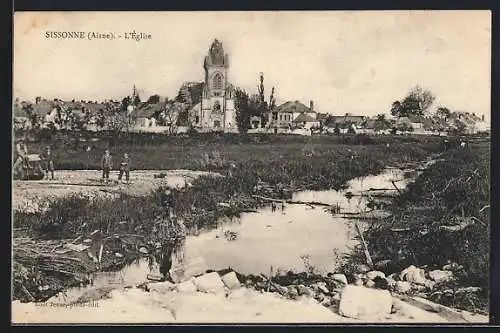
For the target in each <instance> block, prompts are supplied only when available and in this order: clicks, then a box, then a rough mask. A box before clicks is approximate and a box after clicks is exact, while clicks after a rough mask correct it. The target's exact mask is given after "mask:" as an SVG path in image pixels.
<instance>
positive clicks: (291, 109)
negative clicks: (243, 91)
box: [266, 101, 317, 129]
mask: <svg viewBox="0 0 500 333" xmlns="http://www.w3.org/2000/svg"><path fill="white" fill-rule="evenodd" d="M301 115H304V117H306V116H307V117H306V118H305V120H307V121H306V122H307V123H310V122H311V121H310V120H313V121H316V118H317V113H316V112H315V111H314V102H313V101H310V102H309V107H307V106H305V105H304V104H302V103H301V102H299V101H288V102H285V103H283V104H281V105H280V106H278V107H276V108H275V109H274V110H272V111H271V112H268V113H267V121H266V122H267V126H268V127H269V128H274V129H286V128H288V129H292V128H293V127H294V125H297V124H301V123H303V122H304V121H299V122H296V123H294V120H295V119H297V117H299V116H301Z"/></svg>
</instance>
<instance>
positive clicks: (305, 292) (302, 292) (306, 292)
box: [297, 284, 314, 297]
mask: <svg viewBox="0 0 500 333" xmlns="http://www.w3.org/2000/svg"><path fill="white" fill-rule="evenodd" d="M297 291H298V293H299V296H307V297H312V296H313V294H314V293H313V291H312V290H311V289H310V288H308V287H306V286H304V285H303V284H299V285H298V286H297Z"/></svg>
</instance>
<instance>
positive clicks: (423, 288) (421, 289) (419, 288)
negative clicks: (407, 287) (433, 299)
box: [412, 284, 427, 292]
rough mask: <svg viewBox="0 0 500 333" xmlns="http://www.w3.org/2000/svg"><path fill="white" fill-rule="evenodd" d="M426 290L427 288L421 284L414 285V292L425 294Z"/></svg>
mask: <svg viewBox="0 0 500 333" xmlns="http://www.w3.org/2000/svg"><path fill="white" fill-rule="evenodd" d="M426 289H427V287H426V286H423V285H421V284H414V285H412V290H414V291H417V292H424V291H425V290H426Z"/></svg>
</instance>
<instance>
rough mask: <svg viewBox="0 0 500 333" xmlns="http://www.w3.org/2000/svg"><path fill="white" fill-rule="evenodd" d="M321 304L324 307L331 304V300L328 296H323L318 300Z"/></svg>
mask: <svg viewBox="0 0 500 333" xmlns="http://www.w3.org/2000/svg"><path fill="white" fill-rule="evenodd" d="M319 303H320V304H321V305H323V306H325V307H329V306H330V305H332V300H331V299H330V298H329V297H325V298H324V299H323V300H322V301H321V302H319Z"/></svg>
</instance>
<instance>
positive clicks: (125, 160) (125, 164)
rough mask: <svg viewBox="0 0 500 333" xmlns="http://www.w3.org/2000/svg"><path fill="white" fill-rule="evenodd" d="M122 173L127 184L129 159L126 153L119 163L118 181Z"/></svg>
mask: <svg viewBox="0 0 500 333" xmlns="http://www.w3.org/2000/svg"><path fill="white" fill-rule="evenodd" d="M123 173H125V179H126V181H127V183H128V181H129V179H130V157H129V156H128V154H127V153H125V154H123V157H122V160H121V162H120V174H119V175H118V180H121V179H122V176H123Z"/></svg>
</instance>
